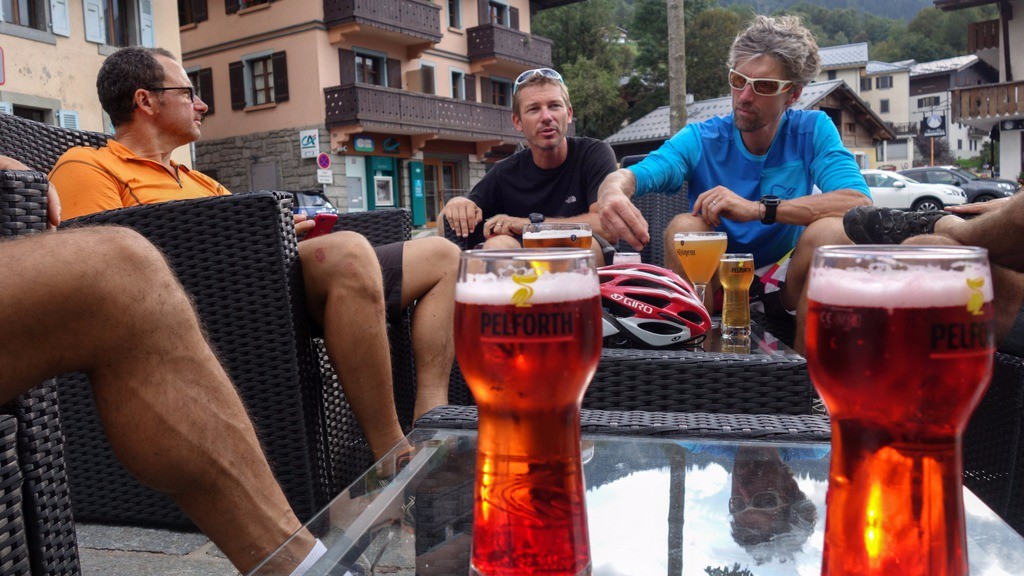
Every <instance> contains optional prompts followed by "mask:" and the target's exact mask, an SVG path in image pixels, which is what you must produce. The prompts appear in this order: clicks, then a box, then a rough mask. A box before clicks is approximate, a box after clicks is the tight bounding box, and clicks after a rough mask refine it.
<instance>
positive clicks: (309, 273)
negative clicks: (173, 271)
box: [50, 46, 459, 459]
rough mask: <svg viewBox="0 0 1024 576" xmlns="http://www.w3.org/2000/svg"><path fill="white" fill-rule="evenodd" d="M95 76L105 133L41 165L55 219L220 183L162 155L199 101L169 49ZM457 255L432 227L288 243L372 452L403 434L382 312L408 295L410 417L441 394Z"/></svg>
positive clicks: (187, 130)
mask: <svg viewBox="0 0 1024 576" xmlns="http://www.w3.org/2000/svg"><path fill="white" fill-rule="evenodd" d="M96 86H97V90H98V92H99V97H100V103H101V104H102V105H103V109H104V110H105V111H106V112H107V114H108V115H109V116H110V120H111V122H112V123H113V125H114V130H115V135H114V138H115V139H114V140H113V141H111V142H110V143H109V144H108V145H107V146H106V147H104V148H100V149H99V150H95V149H93V148H72V149H71V150H68V151H67V152H66V153H65V154H64V155H63V156H62V157H61V158H60V160H58V162H57V164H56V165H55V166H54V168H53V170H52V171H51V172H50V181H51V182H53V184H54V185H55V186H56V187H57V190H58V192H59V194H60V200H61V205H62V208H63V216H64V219H69V218H74V217H76V216H82V215H85V214H91V213H94V212H99V211H102V210H110V209H115V208H123V207H127V206H136V205H139V204H150V203H154V202H166V201H170V200H181V199H187V198H200V197H206V196H218V195H222V194H229V193H230V192H229V191H228V190H226V189H225V188H224V187H223V186H221V185H220V184H219V183H217V181H215V180H214V179H212V178H210V177H208V176H206V175H204V174H201V173H200V172H198V171H196V170H190V169H188V168H187V167H185V166H182V165H180V164H178V163H176V162H174V161H172V160H171V152H172V151H173V150H174V149H175V148H178V147H179V146H183V145H185V144H188V143H190V142H193V141H195V140H197V139H199V137H200V127H201V126H202V119H203V113H204V112H206V110H207V106H206V104H205V103H203V101H202V100H201V99H199V98H198V97H197V96H196V93H195V89H194V87H193V86H192V84H191V82H189V79H188V75H187V74H186V73H185V70H184V69H183V68H182V67H181V65H180V64H178V62H177V61H175V59H174V57H173V55H172V54H171V53H169V52H167V51H166V50H163V49H160V48H143V47H140V46H132V47H128V48H122V49H120V50H118V51H117V52H115V53H114V54H112V55H110V56H109V57H107V59H106V60H105V61H104V63H103V66H102V67H101V69H100V72H99V76H98V78H97V81H96ZM301 220H303V219H302V218H301V217H299V218H296V221H297V223H296V232H297V233H299V234H304V233H305V232H307V231H308V230H309V229H310V228H311V227H312V224H313V223H312V222H310V221H301ZM458 254H459V250H458V248H457V247H456V246H455V245H454V244H452V243H451V242H449V241H448V240H446V239H444V238H440V237H432V238H424V239H419V240H413V241H410V242H404V243H403V242H398V243H394V244H389V245H386V246H381V247H378V248H374V247H372V246H371V245H370V243H369V242H368V241H367V240H366V239H365V238H363V237H362V236H360V235H359V234H356V233H354V232H335V233H333V234H328V235H326V236H321V237H318V238H313V239H310V240H306V241H303V242H301V243H299V258H300V261H301V263H302V274H303V279H304V281H305V282H304V285H305V289H306V301H307V305H308V309H309V311H310V314H311V316H312V318H313V320H314V321H315V322H316V323H317V324H319V325H320V326H322V327H323V331H324V342H325V344H326V346H327V353H328V356H330V359H331V363H332V364H333V365H334V368H335V371H336V372H337V373H338V376H339V378H340V380H341V385H342V389H343V390H344V392H345V396H346V398H347V400H348V401H349V404H350V405H351V406H352V411H353V412H354V413H355V416H356V418H357V419H358V421H359V424H360V426H361V427H362V429H363V432H364V433H365V434H366V438H367V440H368V442H369V445H370V449H371V450H372V451H373V454H374V456H375V457H376V458H378V459H379V458H381V457H382V456H383V455H384V454H385V453H386V452H387V451H388V450H390V449H391V448H392V447H394V446H395V445H396V444H398V443H399V442H400V441H401V440H402V438H403V434H402V428H401V426H400V425H399V422H398V415H397V413H396V410H395V402H394V395H393V392H392V378H391V358H390V349H389V347H388V338H387V329H386V321H385V318H386V316H392V315H395V314H398V313H400V312H401V310H402V309H404V308H406V307H408V306H409V305H411V304H412V303H413V302H415V303H416V307H415V309H414V312H413V321H412V343H413V354H414V359H415V362H416V372H417V386H416V404H415V409H414V412H415V416H416V417H419V416H420V415H422V414H423V413H424V412H426V411H428V410H430V409H431V408H434V407H436V406H439V405H441V404H445V403H446V402H447V400H448V376H449V373H450V371H451V366H452V360H453V358H454V344H453V337H452V326H453V315H454V311H453V309H454V291H455V275H456V271H457V265H458V258H459V256H458Z"/></svg>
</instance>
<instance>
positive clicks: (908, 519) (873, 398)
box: [806, 246, 994, 576]
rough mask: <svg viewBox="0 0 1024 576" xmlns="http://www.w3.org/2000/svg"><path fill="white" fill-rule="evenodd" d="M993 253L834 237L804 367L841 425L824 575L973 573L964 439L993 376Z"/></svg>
mask: <svg viewBox="0 0 1024 576" xmlns="http://www.w3.org/2000/svg"><path fill="white" fill-rule="evenodd" d="M992 322H993V311H992V280H991V275H990V272H989V265H988V256H987V252H986V251H985V250H983V249H980V248H962V247H951V246H848V247H842V246H826V247H824V248H819V249H818V251H817V252H816V253H815V255H814V260H813V263H812V266H811V272H810V278H809V285H808V311H807V339H806V354H807V365H808V368H809V371H810V374H811V378H812V380H813V382H814V386H815V388H817V390H818V392H819V393H820V394H821V397H822V399H823V400H824V401H825V406H826V408H827V409H828V412H829V416H830V419H831V423H832V460H831V464H830V471H829V488H828V496H827V498H828V500H827V501H828V513H827V518H826V522H825V547H824V561H823V564H822V569H821V573H822V574H832V575H837V574H864V575H876V574H877V575H882V574H921V575H929V576H942V575H958V576H959V575H966V574H967V544H966V532H965V528H964V502H963V483H962V474H963V470H962V469H963V462H962V459H961V458H962V457H961V437H962V435H963V431H964V427H965V426H966V424H967V420H968V418H969V417H970V414H971V411H973V410H974V408H975V406H977V404H978V401H979V400H980V398H981V396H982V393H983V392H984V391H985V388H986V387H987V386H988V382H989V380H990V378H991V376H992V357H993V352H994V337H993V332H992Z"/></svg>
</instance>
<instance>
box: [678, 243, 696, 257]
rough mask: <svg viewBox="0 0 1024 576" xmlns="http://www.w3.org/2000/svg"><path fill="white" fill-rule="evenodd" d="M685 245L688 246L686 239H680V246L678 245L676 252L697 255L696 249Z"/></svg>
mask: <svg viewBox="0 0 1024 576" xmlns="http://www.w3.org/2000/svg"><path fill="white" fill-rule="evenodd" d="M684 246H686V240H680V241H679V246H676V254H679V255H680V256H696V255H697V251H696V250H694V249H692V248H691V249H687V248H683V247H684Z"/></svg>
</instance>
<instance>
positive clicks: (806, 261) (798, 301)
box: [782, 218, 853, 354]
mask: <svg viewBox="0 0 1024 576" xmlns="http://www.w3.org/2000/svg"><path fill="white" fill-rule="evenodd" d="M852 243H853V242H851V241H850V239H849V238H848V237H847V236H846V233H845V232H843V219H842V218H823V219H821V220H818V221H817V222H814V223H812V224H811V225H810V226H808V227H807V228H805V229H804V232H803V234H801V235H800V240H799V241H797V244H796V249H795V250H793V255H792V256H791V257H790V260H789V268H788V269H787V270H786V283H785V285H783V287H782V304H783V305H784V306H785V307H786V309H787V310H796V333H795V335H794V337H793V349H794V350H796V351H797V352H798V353H800V354H803V353H804V328H805V326H806V324H805V323H806V321H807V277H808V275H809V274H810V271H811V261H812V259H813V257H814V249H815V248H817V247H819V246H828V245H833V244H852Z"/></svg>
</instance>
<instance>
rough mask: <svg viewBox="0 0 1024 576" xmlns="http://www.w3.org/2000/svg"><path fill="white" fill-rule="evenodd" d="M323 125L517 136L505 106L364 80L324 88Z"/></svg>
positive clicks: (464, 135) (471, 136) (467, 136)
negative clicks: (409, 90) (365, 81)
mask: <svg viewBox="0 0 1024 576" xmlns="http://www.w3.org/2000/svg"><path fill="white" fill-rule="evenodd" d="M324 96H325V99H326V102H327V103H326V108H327V110H326V117H327V127H328V128H332V127H335V126H344V125H351V124H371V125H376V126H378V127H379V128H380V129H390V130H395V131H400V132H405V133H437V134H442V135H451V136H461V137H462V138H463V139H478V140H493V139H495V138H502V139H506V140H511V139H515V140H519V139H521V138H522V135H521V134H519V132H517V131H516V129H515V127H513V126H512V120H511V113H510V112H509V109H508V108H505V107H503V106H494V105H493V104H481V103H479V102H467V101H465V100H454V99H451V98H444V97H441V96H432V95H429V94H419V93H416V92H406V91H405V90H397V89H394V88H385V87H383V86H373V85H369V84H348V85H343V86H332V87H330V88H327V89H325V90H324Z"/></svg>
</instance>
